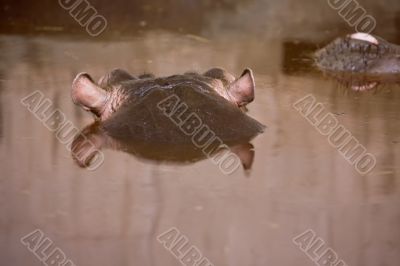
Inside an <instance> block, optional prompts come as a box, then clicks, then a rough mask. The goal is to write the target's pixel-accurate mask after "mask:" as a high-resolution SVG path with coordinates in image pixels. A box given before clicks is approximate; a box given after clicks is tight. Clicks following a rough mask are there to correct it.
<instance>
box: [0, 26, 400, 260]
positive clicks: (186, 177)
mask: <svg viewBox="0 0 400 266" xmlns="http://www.w3.org/2000/svg"><path fill="white" fill-rule="evenodd" d="M342 33H344V32H342ZM389 33H390V31H389ZM328 35H329V34H328ZM314 36H317V38H315V39H312V38H308V39H302V40H301V39H290V38H283V37H280V36H278V37H277V36H272V37H265V38H259V37H258V36H256V35H252V36H251V35H250V36H246V37H241V35H240V34H238V33H237V34H231V33H230V34H226V35H223V36H219V37H215V38H206V37H204V36H197V35H196V36H195V35H191V34H183V33H176V32H170V31H169V32H167V31H158V30H154V31H147V32H145V33H142V34H141V35H140V36H138V37H129V38H123V39H121V40H96V41H93V40H86V39H85V38H79V39H78V38H74V37H68V38H67V37H51V36H42V37H38V36H36V37H32V36H29V37H27V36H23V35H1V36H0V50H1V55H0V58H1V63H0V64H1V65H0V66H1V67H0V169H1V174H0V234H1V237H0V260H1V261H0V264H1V265H42V263H41V262H40V261H39V260H38V258H37V257H35V255H34V254H32V253H31V252H29V251H28V249H27V248H26V247H24V246H23V245H22V244H21V243H20V238H21V237H22V236H24V235H26V234H28V233H30V232H32V231H33V230H35V229H41V230H42V231H43V232H44V233H45V235H46V236H48V237H49V238H50V239H51V240H52V241H53V245H54V246H56V247H59V248H61V249H62V250H63V251H64V252H65V254H66V256H67V257H68V258H69V259H71V260H72V261H73V262H74V263H75V264H76V265H77V266H80V265H96V266H97V265H141V266H147V265H152V266H158V265H162V266H169V265H180V262H179V261H178V260H177V259H176V258H175V257H173V256H172V255H171V253H170V252H169V251H168V250H166V249H165V248H164V247H163V246H162V245H161V244H160V243H159V242H158V241H157V236H158V235H159V234H161V233H163V232H165V231H166V230H168V229H169V228H171V227H176V228H177V229H179V230H180V232H181V233H182V234H184V235H185V236H187V237H188V238H189V243H190V245H194V246H196V247H197V248H198V249H199V250H200V251H201V253H202V254H203V255H204V256H206V257H207V258H208V259H209V260H210V262H212V263H213V265H216V266H217V265H218V266H222V265H227V266H228V265H230V266H231V265H237V266H243V265H304V266H305V265H313V262H312V261H311V260H310V259H309V258H308V257H307V255H306V254H304V253H303V252H302V251H301V250H300V249H299V248H298V247H296V246H295V245H294V244H293V243H292V238H294V237H295V236H297V235H299V234H300V233H302V232H304V231H305V230H307V229H312V230H314V231H315V232H316V233H317V235H318V236H319V237H321V239H323V240H324V241H325V246H326V247H331V248H332V249H334V250H335V251H336V253H337V254H338V256H339V257H340V258H341V259H342V260H343V261H345V262H346V263H347V265H360V266H361V265H363V266H364V265H371V266H378V265H393V266H395V265H399V261H400V229H399V224H400V208H399V204H400V175H399V172H400V113H399V110H400V109H399V106H400V86H399V85H396V84H391V85H387V86H384V87H381V88H379V89H377V90H374V91H371V92H367V93H354V92H351V91H349V90H348V89H346V88H343V87H340V86H339V85H338V83H337V82H335V81H333V80H331V79H329V78H327V77H324V76H323V75H321V74H320V73H318V72H317V71H315V70H314V69H312V66H311V64H310V61H309V59H307V57H306V56H305V54H307V53H304V50H306V51H308V52H309V51H310V49H312V46H314V45H315V46H317V43H319V42H320V41H328V40H329V39H327V38H326V37H325V35H324V36H320V35H319V34H318V33H317V32H316V33H314ZM388 36H389V37H391V40H396V36H397V35H396V34H395V33H394V32H393V34H392V35H391V34H388ZM397 41H399V42H398V43H400V40H397ZM310 46H311V48H310ZM213 66H222V67H224V68H226V69H227V70H229V71H231V72H233V73H235V74H236V75H239V74H240V73H241V72H242V70H243V69H244V68H245V67H251V68H252V69H253V70H254V73H255V78H256V85H257V88H256V100H255V101H254V102H253V103H251V104H250V105H249V115H250V116H252V117H254V118H256V119H257V120H259V121H260V122H261V123H263V124H265V125H267V127H268V128H267V130H266V132H265V133H264V134H262V135H260V136H258V137H257V138H255V139H254V140H253V141H252V144H253V145H254V147H255V161H254V164H253V167H252V169H251V171H250V172H248V173H245V172H244V171H242V170H241V169H240V170H238V171H236V172H235V173H234V174H232V175H230V176H226V175H224V174H223V173H222V172H221V171H220V170H219V168H218V166H216V165H214V164H213V163H212V162H211V161H210V160H207V159H206V160H203V161H200V162H196V163H194V164H188V165H173V164H172V165H171V164H163V163H156V162H151V161H146V160H141V159H139V158H137V157H134V156H132V155H130V154H127V153H123V152H121V151H111V150H105V151H104V154H105V161H104V163H103V165H102V166H101V167H100V168H99V169H97V170H95V171H88V170H86V169H81V168H79V167H78V166H77V165H76V164H75V163H74V162H73V160H72V159H71V154H70V152H69V151H68V150H67V148H66V147H65V145H63V144H62V143H60V142H59V141H58V140H57V138H56V137H55V134H54V133H52V132H50V131H49V130H48V129H47V128H46V127H45V126H44V125H43V123H42V122H41V121H40V120H38V119H37V118H36V117H35V116H34V114H32V113H30V112H29V111H28V110H27V108H25V107H24V106H23V105H22V104H21V103H20V101H21V99H22V98H23V97H24V96H26V95H28V94H30V93H32V92H33V91H35V90H39V91H41V92H42V93H43V94H44V95H45V97H47V98H49V99H50V100H51V101H52V103H53V104H54V105H53V108H59V109H60V110H62V111H63V112H64V114H65V115H66V118H67V119H68V120H70V121H71V122H72V123H73V124H74V125H75V126H76V127H78V128H80V129H82V128H84V127H85V126H87V125H88V124H90V123H91V122H92V120H93V119H92V117H91V116H90V115H89V114H88V113H85V112H84V111H83V110H81V109H79V108H78V107H76V106H74V105H73V103H72V101H71V98H70V87H71V83H72V80H73V77H74V76H75V75H76V74H77V73H79V72H82V71H87V72H89V73H90V74H92V75H93V76H94V77H96V78H99V77H100V76H102V75H103V74H105V73H106V72H107V71H109V70H111V69H113V68H116V67H119V68H124V69H127V70H129V71H130V72H131V73H134V74H142V73H145V72H151V73H154V74H156V75H172V74H176V73H183V72H186V71H188V70H191V71H199V72H202V71H205V70H207V69H208V68H210V67H213ZM308 94H312V95H314V96H315V98H316V99H317V101H318V102H320V103H322V104H323V105H324V107H325V109H326V110H327V111H329V112H332V113H333V114H335V116H336V118H337V119H338V121H339V122H340V123H341V124H342V125H344V126H345V127H346V128H347V129H348V130H349V131H350V132H351V133H352V134H353V136H355V137H356V138H357V139H358V140H359V141H360V143H361V144H363V145H364V146H365V147H366V148H367V150H368V152H370V153H371V154H373V155H374V156H375V157H376V159H377V164H376V167H375V168H374V169H373V171H372V172H371V173H369V174H368V175H365V176H362V175H360V174H359V173H358V172H357V171H356V170H355V169H354V167H353V166H352V165H351V164H349V163H348V162H347V161H346V160H345V159H344V158H343V157H342V156H341V155H340V153H339V152H338V151H337V150H336V149H335V148H333V147H331V146H330V144H329V143H328V139H327V137H326V136H322V135H321V134H320V133H318V132H317V130H316V129H315V128H314V127H313V126H312V125H311V124H310V123H309V122H308V121H306V119H304V118H303V117H302V116H301V115H300V114H299V112H297V111H296V110H295V109H294V108H293V107H292V105H293V103H295V102H296V101H297V100H299V99H301V98H303V97H304V96H306V95H308Z"/></svg>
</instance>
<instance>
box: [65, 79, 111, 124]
mask: <svg viewBox="0 0 400 266" xmlns="http://www.w3.org/2000/svg"><path fill="white" fill-rule="evenodd" d="M71 96H72V100H73V102H74V103H75V104H78V105H81V106H82V107H83V109H85V110H88V111H91V112H92V113H94V114H95V115H96V116H98V117H100V115H101V113H102V112H103V110H104V108H105V105H106V102H107V98H108V94H107V92H106V91H105V90H103V89H102V88H100V87H99V86H97V84H95V83H94V82H93V79H92V78H91V77H90V76H89V75H88V74H86V73H81V74H78V75H77V76H76V78H75V80H74V81H73V83H72V92H71Z"/></svg>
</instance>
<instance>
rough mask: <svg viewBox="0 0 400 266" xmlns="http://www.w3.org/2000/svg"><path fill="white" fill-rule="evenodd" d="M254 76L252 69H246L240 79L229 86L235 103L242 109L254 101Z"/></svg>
mask: <svg viewBox="0 0 400 266" xmlns="http://www.w3.org/2000/svg"><path fill="white" fill-rule="evenodd" d="M254 89H255V83H254V76H253V71H251V69H246V70H245V71H244V72H243V74H242V75H241V76H240V78H239V79H237V80H236V81H234V82H233V83H232V84H231V85H230V86H229V89H228V91H229V94H230V96H231V97H232V98H233V101H234V102H236V104H237V105H238V106H240V107H242V106H245V105H247V104H248V103H251V102H252V101H253V100H254Z"/></svg>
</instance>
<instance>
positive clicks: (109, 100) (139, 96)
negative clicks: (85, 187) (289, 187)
mask: <svg viewBox="0 0 400 266" xmlns="http://www.w3.org/2000/svg"><path fill="white" fill-rule="evenodd" d="M254 90H255V83H254V77H253V74H252V71H251V70H250V69H246V70H245V71H244V72H243V74H242V75H241V76H240V77H239V78H237V79H236V78H235V77H234V76H233V75H231V74H229V73H228V72H226V71H224V70H223V69H219V68H214V69H211V70H209V71H207V72H206V73H204V74H203V75H200V74H197V73H186V74H184V75H174V76H170V77H166V78H156V77H154V76H153V75H150V74H148V75H142V76H139V77H134V76H131V75H130V74H129V73H127V72H126V71H123V70H114V71H112V72H111V73H110V74H108V75H106V76H104V77H103V78H101V79H100V81H99V82H98V84H96V83H95V82H94V81H93V79H92V78H91V77H90V76H89V75H88V74H85V73H84V74H79V75H78V76H77V77H76V79H75V80H74V82H73V86H72V98H73V101H74V102H75V103H76V104H78V105H80V106H82V107H83V108H84V109H85V110H88V111H90V112H92V113H93V114H94V116H95V118H96V120H97V122H96V123H94V124H93V125H91V126H89V127H87V128H86V129H85V130H83V132H82V134H80V135H79V136H78V137H77V138H76V139H75V141H74V143H73V147H72V148H73V149H72V150H73V155H74V159H75V160H76V161H77V162H78V164H79V165H80V166H82V167H86V166H88V165H90V161H91V160H92V159H93V153H91V152H90V145H87V143H88V142H87V141H86V140H90V143H93V146H94V147H96V148H97V149H101V148H111V149H117V150H123V151H126V152H128V153H131V154H134V155H136V156H138V157H141V158H145V159H151V160H157V161H170V162H193V161H198V160H201V159H204V158H207V157H212V156H214V155H216V154H219V153H220V152H221V151H222V150H228V149H229V150H231V151H233V152H234V153H235V154H236V155H238V158H239V159H240V160H241V162H242V164H243V166H244V168H245V169H247V168H249V167H250V166H251V163H252V159H253V154H254V152H253V150H252V146H251V145H250V144H249V143H248V142H249V141H250V140H251V139H252V138H254V137H255V136H257V135H258V134H260V133H262V132H263V131H264V128H265V126H264V125H262V124H261V123H259V122H257V121H256V120H254V119H253V118H251V117H249V116H247V115H246V114H245V111H244V110H245V107H246V105H247V104H248V103H250V102H252V101H253V100H254ZM77 154H78V155H79V156H76V155H77ZM83 154H86V155H83ZM82 155H83V156H82Z"/></svg>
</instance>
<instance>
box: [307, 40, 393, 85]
mask: <svg viewBox="0 0 400 266" xmlns="http://www.w3.org/2000/svg"><path fill="white" fill-rule="evenodd" d="M314 58H315V63H316V66H317V67H318V68H319V69H320V70H322V71H323V72H324V73H326V74H328V75H330V76H333V77H334V78H336V79H338V80H339V81H340V82H342V83H345V84H346V85H350V86H351V87H352V88H353V89H354V90H357V91H364V90H368V89H372V88H374V87H376V86H377V85H378V84H387V83H398V82H399V81H400V46H398V45H395V44H391V43H389V42H387V41H385V40H384V39H382V38H380V37H377V36H373V35H370V34H366V33H355V34H351V35H347V36H345V37H341V38H338V39H336V40H335V41H333V42H332V43H330V44H328V45H327V46H326V47H324V48H323V49H320V50H318V51H317V52H316V53H315V55H314Z"/></svg>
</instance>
